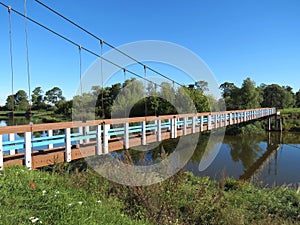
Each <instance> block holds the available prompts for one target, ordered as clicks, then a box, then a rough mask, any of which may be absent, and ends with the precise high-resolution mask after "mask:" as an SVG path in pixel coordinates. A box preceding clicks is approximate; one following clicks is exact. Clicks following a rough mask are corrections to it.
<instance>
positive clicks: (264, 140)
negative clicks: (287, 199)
mask: <svg viewBox="0 0 300 225" xmlns="http://www.w3.org/2000/svg"><path fill="white" fill-rule="evenodd" d="M201 148H203V147H198V148H197V149H196V151H195V154H194V156H193V157H192V158H191V160H190V162H189V163H188V164H187V165H186V167H185V168H186V170H188V171H192V172H193V173H194V174H195V175H197V176H210V177H211V178H216V179H218V180H219V179H221V178H223V177H228V176H229V177H233V178H235V179H244V180H249V181H251V182H252V183H254V184H260V185H263V186H265V185H268V186H273V185H283V184H291V185H293V186H297V185H298V184H300V133H283V134H280V133H266V134H265V135H260V136H248V135H244V136H225V137H224V140H223V142H222V143H221V148H220V150H219V152H218V154H217V155H216V157H215V159H214V160H213V161H212V163H211V164H210V165H209V166H208V167H207V168H206V169H204V170H203V168H200V169H199V164H200V162H201V160H203V159H204V158H205V156H203V158H199V157H197V152H199V151H200V152H201V151H202V152H203V149H201ZM209 151H213V149H212V150H210V149H206V150H205V152H206V153H207V152H209ZM200 167H201V166H200ZM202 170H203V171H202Z"/></svg>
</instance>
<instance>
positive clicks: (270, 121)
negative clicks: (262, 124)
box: [268, 117, 272, 131]
mask: <svg viewBox="0 0 300 225" xmlns="http://www.w3.org/2000/svg"><path fill="white" fill-rule="evenodd" d="M271 125H272V118H271V117H269V119H268V128H269V131H271V129H272V126H271Z"/></svg>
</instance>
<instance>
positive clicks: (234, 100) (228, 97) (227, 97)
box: [220, 82, 241, 110]
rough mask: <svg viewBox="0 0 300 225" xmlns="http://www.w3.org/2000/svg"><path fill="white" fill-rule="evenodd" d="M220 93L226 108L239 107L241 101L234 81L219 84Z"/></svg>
mask: <svg viewBox="0 0 300 225" xmlns="http://www.w3.org/2000/svg"><path fill="white" fill-rule="evenodd" d="M220 89H221V90H222V95H223V98H224V101H225V104H226V108H227V109H228V110H233V109H239V108H240V105H238V104H239V103H240V102H241V95H240V89H239V88H238V87H237V86H235V84H234V83H230V82H225V83H223V84H221V85H220Z"/></svg>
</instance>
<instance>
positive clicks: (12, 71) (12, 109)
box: [7, 6, 15, 125]
mask: <svg viewBox="0 0 300 225" xmlns="http://www.w3.org/2000/svg"><path fill="white" fill-rule="evenodd" d="M7 11H8V29H9V31H8V34H9V50H10V70H11V113H12V121H13V125H14V111H15V96H14V66H13V40H12V24H11V7H10V6H9V7H8V8H7Z"/></svg>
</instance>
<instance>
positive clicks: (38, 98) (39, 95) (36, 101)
mask: <svg viewBox="0 0 300 225" xmlns="http://www.w3.org/2000/svg"><path fill="white" fill-rule="evenodd" d="M32 93H33V94H32V95H31V101H32V108H33V109H35V110H39V109H45V108H46V107H47V106H46V104H45V102H44V98H43V90H42V88H41V87H36V88H35V89H34V90H33V91H32Z"/></svg>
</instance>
